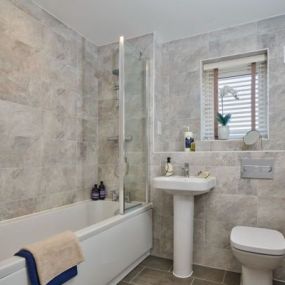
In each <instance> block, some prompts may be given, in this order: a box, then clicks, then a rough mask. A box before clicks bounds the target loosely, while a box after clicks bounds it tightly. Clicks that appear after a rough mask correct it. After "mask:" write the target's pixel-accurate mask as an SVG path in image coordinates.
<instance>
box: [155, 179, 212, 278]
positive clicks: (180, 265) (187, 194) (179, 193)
mask: <svg viewBox="0 0 285 285" xmlns="http://www.w3.org/2000/svg"><path fill="white" fill-rule="evenodd" d="M153 186H154V187H155V188H157V189H162V190H164V191H166V192H168V193H170V194H172V195H173V208H174V255H173V275H174V276H176V277H179V278H187V277H190V276H191V275H192V273H193V222H194V196H196V195H201V194H204V193H207V192H209V191H210V190H211V189H213V188H214V187H215V186H216V178H215V177H212V176H209V177H208V178H199V177H195V176H190V177H182V176H171V177H165V176H161V177H156V178H154V180H153Z"/></svg>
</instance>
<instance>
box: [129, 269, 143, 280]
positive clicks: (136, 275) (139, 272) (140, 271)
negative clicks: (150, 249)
mask: <svg viewBox="0 0 285 285" xmlns="http://www.w3.org/2000/svg"><path fill="white" fill-rule="evenodd" d="M144 269H145V267H144V266H142V268H141V270H139V271H138V272H137V274H135V276H134V277H133V278H131V279H130V281H129V283H132V281H133V280H134V279H135V278H136V277H138V276H139V274H141V273H142V272H143V270H144Z"/></svg>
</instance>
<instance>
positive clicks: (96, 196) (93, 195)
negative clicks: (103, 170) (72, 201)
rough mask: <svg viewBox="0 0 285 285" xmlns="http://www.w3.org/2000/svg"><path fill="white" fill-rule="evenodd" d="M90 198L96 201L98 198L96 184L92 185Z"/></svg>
mask: <svg viewBox="0 0 285 285" xmlns="http://www.w3.org/2000/svg"><path fill="white" fill-rule="evenodd" d="M91 199H92V200H94V201H96V200H99V189H98V187H97V184H95V185H94V187H93V188H92V191H91Z"/></svg>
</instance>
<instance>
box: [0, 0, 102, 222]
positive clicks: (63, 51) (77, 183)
mask: <svg viewBox="0 0 285 285" xmlns="http://www.w3.org/2000/svg"><path fill="white" fill-rule="evenodd" d="M0 26H1V28H0V35H1V40H0V75H1V76H0V77H1V79H0V130H1V134H2V136H1V139H0V153H1V155H0V197H1V203H0V204H1V210H0V220H1V219H8V218H12V217H17V216H20V215H24V214H29V213H32V212H35V211H40V210H43V209H49V208H53V207H56V206H61V205H64V204H68V203H73V202H76V201H79V200H82V199H86V198H87V197H88V195H89V194H88V195H86V194H87V193H89V191H90V187H91V185H92V184H94V183H95V182H96V180H97V172H98V171H97V170H98V160H97V138H98V136H97V118H98V104H97V100H98V80H97V77H96V72H97V70H98V55H97V47H96V46H94V45H93V44H91V43H90V42H88V41H87V40H86V39H84V38H82V37H81V36H80V35H78V34H77V33H75V32H74V31H72V30H71V29H69V28H67V27H66V26H65V25H64V24H62V23H61V22H59V21H58V20H56V19H55V18H53V17H52V16H50V15H49V14H47V13H46V12H45V11H43V10H42V9H40V8H39V7H38V6H36V5H35V4H33V3H32V1H30V0H3V1H1V3H0Z"/></svg>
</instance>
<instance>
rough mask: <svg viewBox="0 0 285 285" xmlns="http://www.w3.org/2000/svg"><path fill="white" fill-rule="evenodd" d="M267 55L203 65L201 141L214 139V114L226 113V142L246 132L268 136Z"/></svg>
mask: <svg viewBox="0 0 285 285" xmlns="http://www.w3.org/2000/svg"><path fill="white" fill-rule="evenodd" d="M267 108H268V103H267V53H266V52H265V51H263V52H261V53H254V54H248V55H246V56H238V57H235V58H233V57H231V58H223V59H220V60H219V61H217V60H216V61H206V62H204V63H203V82H202V139H204V140H212V139H215V138H217V133H218V123H217V120H216V115H217V113H218V112H219V113H221V114H223V115H225V114H228V113H230V114H231V120H230V122H229V127H230V139H239V138H242V137H243V136H244V135H245V134H246V133H247V132H248V131H250V130H258V131H259V132H260V133H261V135H262V137H263V138H267V137H268V127H267V126H268V122H267V120H268V119H267Z"/></svg>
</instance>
